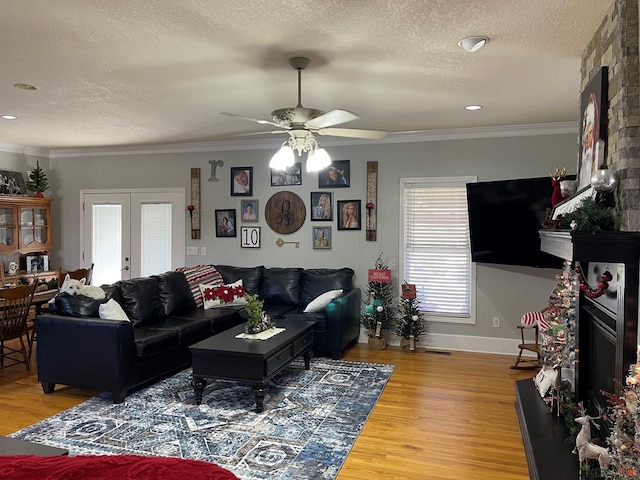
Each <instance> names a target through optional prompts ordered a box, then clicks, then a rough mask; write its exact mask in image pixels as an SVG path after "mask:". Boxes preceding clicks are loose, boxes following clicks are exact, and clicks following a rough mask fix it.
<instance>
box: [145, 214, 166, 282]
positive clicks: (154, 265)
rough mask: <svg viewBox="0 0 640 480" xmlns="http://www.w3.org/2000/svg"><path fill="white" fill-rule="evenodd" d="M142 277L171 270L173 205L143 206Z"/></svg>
mask: <svg viewBox="0 0 640 480" xmlns="http://www.w3.org/2000/svg"><path fill="white" fill-rule="evenodd" d="M140 214H141V215H140V220H141V225H140V227H141V232H140V233H141V238H140V259H141V262H142V264H141V270H142V276H143V277H148V276H149V275H156V274H159V273H164V272H166V271H168V270H171V204H170V203H153V204H144V203H143V204H142V205H141V212H140Z"/></svg>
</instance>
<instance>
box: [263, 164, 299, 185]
mask: <svg viewBox="0 0 640 480" xmlns="http://www.w3.org/2000/svg"><path fill="white" fill-rule="evenodd" d="M289 185H302V162H296V163H294V164H293V165H292V166H290V167H288V168H286V169H285V170H274V169H273V168H272V169H271V186H272V187H285V186H289Z"/></svg>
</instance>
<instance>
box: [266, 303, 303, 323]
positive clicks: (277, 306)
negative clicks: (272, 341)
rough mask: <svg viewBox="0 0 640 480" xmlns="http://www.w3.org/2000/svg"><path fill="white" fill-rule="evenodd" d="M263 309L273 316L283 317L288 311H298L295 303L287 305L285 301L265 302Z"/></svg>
mask: <svg viewBox="0 0 640 480" xmlns="http://www.w3.org/2000/svg"><path fill="white" fill-rule="evenodd" d="M263 310H264V312H265V313H267V314H269V315H270V316H271V317H272V318H274V319H277V318H283V317H285V316H286V315H287V313H289V312H292V311H297V310H298V307H297V306H294V305H286V304H284V303H265V304H264V307H263Z"/></svg>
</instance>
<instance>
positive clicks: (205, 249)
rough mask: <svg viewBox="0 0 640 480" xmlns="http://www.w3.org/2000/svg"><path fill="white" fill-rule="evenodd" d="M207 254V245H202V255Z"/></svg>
mask: <svg viewBox="0 0 640 480" xmlns="http://www.w3.org/2000/svg"><path fill="white" fill-rule="evenodd" d="M206 254H207V247H200V255H206Z"/></svg>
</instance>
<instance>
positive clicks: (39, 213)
mask: <svg viewBox="0 0 640 480" xmlns="http://www.w3.org/2000/svg"><path fill="white" fill-rule="evenodd" d="M20 230H21V231H20V235H21V237H22V247H38V246H40V245H45V244H46V243H47V242H48V240H49V239H48V235H47V211H46V209H44V208H20Z"/></svg>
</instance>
